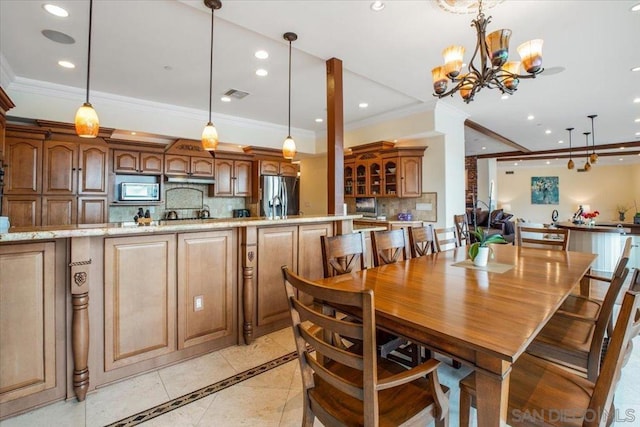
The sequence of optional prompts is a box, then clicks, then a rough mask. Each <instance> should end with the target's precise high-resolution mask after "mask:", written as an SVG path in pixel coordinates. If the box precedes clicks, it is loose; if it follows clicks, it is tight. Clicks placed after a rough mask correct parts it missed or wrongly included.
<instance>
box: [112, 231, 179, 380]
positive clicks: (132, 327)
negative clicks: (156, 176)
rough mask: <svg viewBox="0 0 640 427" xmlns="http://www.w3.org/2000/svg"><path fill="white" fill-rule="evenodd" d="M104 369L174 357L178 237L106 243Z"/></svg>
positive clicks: (142, 238)
mask: <svg viewBox="0 0 640 427" xmlns="http://www.w3.org/2000/svg"><path fill="white" fill-rule="evenodd" d="M104 265H105V267H106V268H105V271H104V369H105V371H110V370H113V369H117V368H122V367H125V366H128V365H131V364H133V363H137V362H141V361H144V360H148V359H152V358H155V357H158V356H161V355H164V354H169V353H171V352H174V351H175V350H176V347H177V336H176V311H177V310H176V237H175V235H174V234H158V235H150V236H134V237H117V238H107V239H104Z"/></svg>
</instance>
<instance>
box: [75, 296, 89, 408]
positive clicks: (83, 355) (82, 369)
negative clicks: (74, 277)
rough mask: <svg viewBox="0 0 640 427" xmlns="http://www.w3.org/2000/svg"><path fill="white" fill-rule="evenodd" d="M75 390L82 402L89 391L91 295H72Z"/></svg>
mask: <svg viewBox="0 0 640 427" xmlns="http://www.w3.org/2000/svg"><path fill="white" fill-rule="evenodd" d="M71 304H72V306H73V319H72V334H73V335H72V336H73V342H72V346H73V390H74V391H75V393H76V396H77V398H78V401H80V402H82V401H83V400H84V398H85V397H86V395H87V390H88V389H89V367H88V366H87V361H88V359H89V293H88V292H85V293H83V294H74V295H72V299H71Z"/></svg>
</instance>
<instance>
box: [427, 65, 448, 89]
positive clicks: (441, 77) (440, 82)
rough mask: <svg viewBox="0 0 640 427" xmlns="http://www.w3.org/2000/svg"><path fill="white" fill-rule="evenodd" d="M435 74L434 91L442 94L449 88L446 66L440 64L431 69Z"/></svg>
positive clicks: (432, 73) (433, 74)
mask: <svg viewBox="0 0 640 427" xmlns="http://www.w3.org/2000/svg"><path fill="white" fill-rule="evenodd" d="M431 75H432V76H433V91H434V92H435V93H437V94H438V95H440V94H441V93H444V92H445V91H446V90H447V73H445V71H444V66H442V65H441V66H439V67H436V68H434V69H433V70H431Z"/></svg>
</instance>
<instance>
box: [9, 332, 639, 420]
mask: <svg viewBox="0 0 640 427" xmlns="http://www.w3.org/2000/svg"><path fill="white" fill-rule="evenodd" d="M635 344H636V351H634V353H633V354H632V357H631V360H630V361H629V364H628V365H627V366H626V367H625V370H624V371H623V377H622V380H621V382H620V384H619V386H618V392H617V394H616V407H617V408H618V412H619V416H618V419H619V421H617V422H616V424H615V425H617V426H627V425H628V426H631V425H640V350H638V347H640V337H637V338H636V339H635ZM294 349H295V345H294V343H293V336H292V334H291V331H290V329H283V330H281V331H278V332H274V333H272V334H270V335H267V336H264V337H261V338H258V339H257V340H256V341H255V343H253V344H252V345H250V346H236V347H229V348H226V349H223V350H220V351H217V352H214V353H210V354H207V355H204V356H201V357H198V358H195V359H192V360H188V361H185V362H183V363H180V364H178V365H174V366H169V367H166V368H163V369H159V370H157V371H154V372H149V373H147V374H143V375H140V376H137V377H135V378H131V379H128V380H125V381H121V382H118V383H115V384H112V385H109V386H106V387H103V388H100V389H98V390H96V391H95V392H92V393H90V394H89V395H87V399H86V400H85V401H84V402H76V401H75V400H70V401H67V402H58V403H54V404H51V405H49V406H46V407H44V408H40V409H37V410H34V411H31V412H29V413H26V414H23V415H19V416H16V417H13V418H10V419H7V420H5V421H2V422H0V426H2V427H39V426H43V427H49V426H70V427H76V426H77V427H82V426H91V427H93V426H105V425H107V424H110V423H113V422H115V421H118V420H121V419H123V418H125V417H127V416H130V415H133V414H135V413H137V412H140V411H143V410H145V409H148V408H150V407H152V406H155V405H158V404H160V403H162V402H165V401H168V400H170V399H174V398H176V397H178V396H181V395H183V394H185V393H187V392H190V391H193V390H197V389H199V388H201V387H204V386H207V385H209V384H212V383H215V382H217V381H220V380H222V379H224V378H228V377H230V376H232V375H234V374H236V373H239V372H242V371H244V370H246V369H248V368H251V367H254V366H257V365H259V364H262V363H264V362H267V361H269V360H272V359H274V358H276V357H278V356H282V355H284V354H287V353H289V352H291V351H293V350H294ZM468 372H469V369H468V368H464V367H463V368H462V369H460V370H455V369H453V368H451V367H450V366H449V365H447V364H444V363H443V364H442V365H441V368H440V369H439V374H440V380H441V381H442V382H443V383H445V384H446V385H448V386H449V387H451V402H450V409H451V412H450V417H451V418H450V420H451V422H450V425H451V426H452V427H454V426H457V425H458V398H459V392H458V387H457V384H458V381H459V380H460V378H462V377H463V376H464V375H466V374H467V373H468ZM301 392H302V385H301V380H300V371H299V366H298V362H297V360H294V361H292V362H289V363H286V364H284V365H281V366H279V367H277V368H274V369H272V370H270V371H267V372H265V373H263V374H260V375H258V376H255V377H253V378H251V379H248V380H246V381H244V382H242V383H240V384H237V385H235V386H233V387H230V388H227V389H224V390H222V391H219V392H217V393H214V394H212V395H210V396H207V397H205V398H203V399H200V400H198V401H195V402H193V403H191V404H189V405H186V406H183V407H181V408H179V409H176V410H174V411H172V412H169V413H168V414H165V415H163V416H160V417H157V418H154V419H152V420H150V421H148V422H146V423H144V424H143V425H145V426H150V427H151V426H154V427H155V426H158V427H161V426H172V427H176V426H203V427H204V426H225V427H227V426H229V427H232V426H252V427H258V426H274V427H276V426H299V425H300V421H301V419H302V397H301ZM625 411H628V412H625ZM625 414H626V415H625ZM625 417H627V420H626V421H625V420H624V418H625ZM631 417H634V419H633V421H631ZM316 425H321V424H320V423H319V422H317V421H316Z"/></svg>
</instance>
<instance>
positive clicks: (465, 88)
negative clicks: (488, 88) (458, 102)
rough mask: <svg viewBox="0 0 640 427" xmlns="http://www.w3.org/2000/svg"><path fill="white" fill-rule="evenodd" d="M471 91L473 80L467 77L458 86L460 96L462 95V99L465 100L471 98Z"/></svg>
mask: <svg viewBox="0 0 640 427" xmlns="http://www.w3.org/2000/svg"><path fill="white" fill-rule="evenodd" d="M467 76H468V74H467ZM465 77H466V76H465ZM472 92H473V81H472V80H471V79H467V80H465V81H464V83H463V85H462V86H460V96H461V97H462V99H464V100H465V101H466V100H468V99H470V98H471V94H472Z"/></svg>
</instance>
